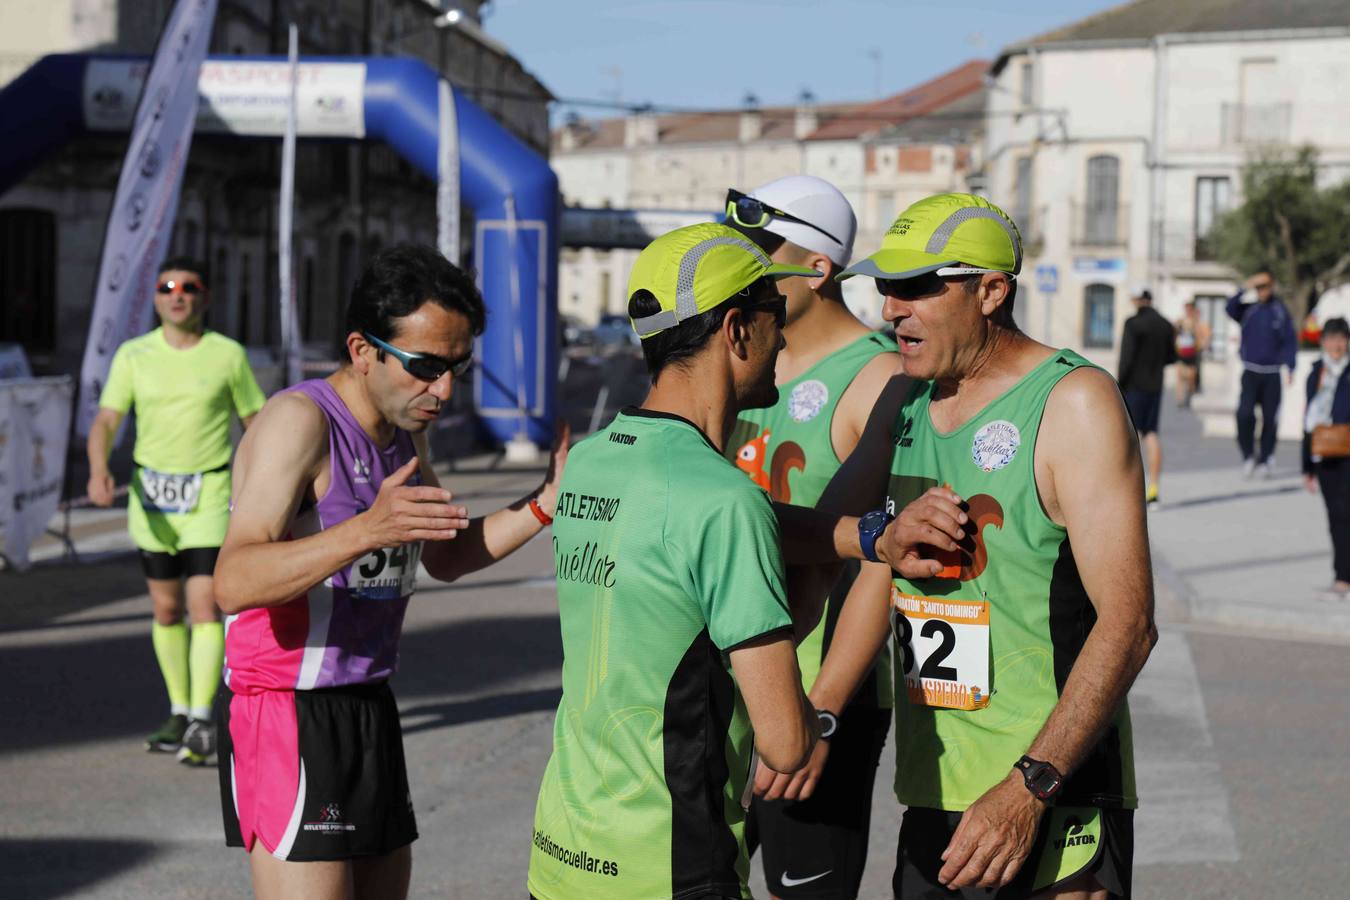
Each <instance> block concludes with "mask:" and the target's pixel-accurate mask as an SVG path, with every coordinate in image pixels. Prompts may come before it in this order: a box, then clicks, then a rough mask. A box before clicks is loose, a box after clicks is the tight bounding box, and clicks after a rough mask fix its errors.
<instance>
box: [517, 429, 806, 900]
mask: <svg viewBox="0 0 1350 900" xmlns="http://www.w3.org/2000/svg"><path fill="white" fill-rule="evenodd" d="M553 553H554V562H555V564H556V567H557V583H558V609H559V615H560V619H561V623H562V640H563V673H562V679H563V695H562V701H561V703H559V705H558V716H557V719H556V721H555V724H554V729H553V755H552V757H551V758H550V759H549V762H548V767H547V769H546V770H545V773H544V778H543V783H542V785H541V787H540V789H539V800H538V804H537V805H536V807H535V819H534V833H533V836H532V846H531V851H530V869H529V890H530V893H531V894H533V895H534V896H535V897H538V898H539V900H583V898H584V900H606V898H612V900H647V898H650V900H656V898H671V897H686V896H699V897H701V896H703V895H704V893H709V894H716V895H718V896H722V895H725V896H745V897H749V896H750V894H749V892H748V890H747V889H746V880H747V877H748V874H749V862H748V859H747V856H746V851H745V842H744V835H743V829H744V812H743V811H742V809H741V805H740V800H741V796H742V793H743V792H744V789H745V785H746V780H747V775H748V773H749V768H750V751H751V733H750V723H749V719H748V717H747V715H746V712H745V707H744V704H743V702H742V700H741V697H740V693H739V691H738V690H737V688H736V684H735V681H734V680H733V679H732V676H731V670H730V663H729V661H728V656H727V654H728V652H729V651H731V650H733V649H734V648H736V647H737V646H739V645H741V644H744V643H745V642H747V641H750V640H752V639H754V638H757V637H760V636H762V635H766V634H772V633H774V632H778V631H782V632H784V633H787V632H789V630H790V629H791V627H792V623H791V618H790V616H789V614H788V607H787V599H786V589H785V586H784V582H783V560H782V556H781V551H780V549H779V534H778V523H777V519H776V518H775V516H774V513H773V509H772V506H771V505H770V502H769V499H768V497H767V496H766V495H765V494H764V493H763V492H762V491H759V490H757V489H756V488H755V487H754V485H752V484H750V482H749V481H747V480H746V479H745V477H744V476H743V475H742V474H741V473H739V472H738V471H736V469H735V468H734V467H733V466H731V465H729V464H728V463H727V461H726V460H725V459H723V458H722V456H721V454H720V453H718V451H717V450H716V449H715V448H714V447H713V445H712V444H711V443H709V442H708V440H707V439H706V438H705V437H704V435H703V434H702V432H700V431H699V430H698V429H697V428H696V427H695V426H694V425H692V424H691V423H689V422H687V421H686V420H684V419H681V418H678V417H675V416H669V415H663V414H659V413H651V412H647V411H644V410H634V409H626V410H624V411H623V412H621V413H620V414H619V415H618V416H616V417H615V419H614V421H613V422H612V423H611V424H610V425H609V426H608V427H607V428H605V429H603V430H602V431H599V432H597V433H596V434H594V435H592V436H591V437H589V438H587V439H586V440H584V441H582V442H580V443H579V444H577V446H576V447H574V448H573V449H572V451H571V453H570V454H569V455H568V459H567V470H566V472H565V473H564V474H563V481H562V485H561V487H560V490H559V494H558V503H557V508H556V509H555V511H554V521H553Z"/></svg>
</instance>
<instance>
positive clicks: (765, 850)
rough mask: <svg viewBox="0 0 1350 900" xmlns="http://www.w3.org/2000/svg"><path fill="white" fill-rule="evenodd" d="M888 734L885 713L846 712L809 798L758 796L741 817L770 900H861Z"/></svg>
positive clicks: (863, 709)
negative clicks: (874, 788)
mask: <svg viewBox="0 0 1350 900" xmlns="http://www.w3.org/2000/svg"><path fill="white" fill-rule="evenodd" d="M890 728H891V711H890V710H889V709H878V708H877V707H875V706H871V707H859V706H857V705H853V706H849V707H848V708H846V709H845V710H844V714H843V715H842V716H841V717H840V720H839V731H838V732H837V733H836V734H835V736H834V737H832V738H830V755H829V756H828V757H827V758H826V760H825V771H824V772H823V773H822V775H821V778H820V781H819V782H818V783H817V784H816V789H815V791H814V792H813V793H812V794H811V796H810V797H809V798H808V799H806V800H802V801H793V800H774V801H764V800H761V799H759V798H758V797H756V798H755V800H754V802H753V803H752V804H751V806H750V812H749V813H748V814H747V816H746V827H745V833H746V844H747V845H748V847H749V850H750V852H751V853H754V852H755V846H756V844H758V846H759V849H760V852H761V854H762V863H763V866H764V883H765V884H766V885H768V888H769V893H771V894H772V895H773V896H775V897H782V898H784V900H787V898H792V900H796V898H802V897H812V898H826V897H828V898H839V900H853V898H855V897H857V896H858V887H859V885H860V884H861V883H862V876H863V867H864V865H866V863H867V837H868V830H869V828H870V827H871V824H872V785H873V782H875V781H876V775H877V764H878V762H879V760H880V759H881V749H882V747H884V746H885V744H886V735H887V733H888V732H889V731H890Z"/></svg>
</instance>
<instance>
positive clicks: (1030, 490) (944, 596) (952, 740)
mask: <svg viewBox="0 0 1350 900" xmlns="http://www.w3.org/2000/svg"><path fill="white" fill-rule="evenodd" d="M1089 365H1091V364H1090V363H1089V362H1088V361H1087V360H1085V359H1083V357H1081V356H1079V355H1078V354H1076V353H1074V352H1072V351H1070V350H1060V351H1057V352H1055V353H1054V354H1053V355H1051V356H1050V357H1048V358H1047V359H1046V360H1045V361H1044V362H1042V363H1041V364H1040V365H1038V366H1037V367H1036V368H1035V369H1033V370H1032V371H1031V372H1029V373H1027V375H1025V376H1024V377H1023V378H1022V379H1021V380H1020V381H1018V382H1017V384H1016V385H1014V386H1013V387H1012V388H1010V389H1009V390H1008V391H1007V392H1006V393H1004V394H1003V395H1002V396H1000V397H998V398H997V399H995V400H994V401H993V402H991V403H990V404H989V405H988V406H986V407H985V408H984V409H983V410H981V411H980V413H979V414H977V415H975V416H973V417H972V418H971V419H970V421H968V422H967V423H966V424H964V425H962V426H961V427H960V428H957V429H955V430H954V431H952V432H950V433H947V434H942V433H940V432H938V431H937V429H936V428H934V426H933V423H932V420H931V419H930V417H929V409H928V407H929V403H930V401H931V400H932V397H933V394H934V391H935V385H934V383H933V382H920V383H919V384H917V385H915V387H914V390H913V392H912V393H911V394H910V396H909V398H908V400H907V401H906V403H905V404H904V406H903V407H902V409H901V411H900V415H899V416H898V417H897V420H896V423H895V426H894V431H893V435H892V438H893V440H894V443H895V455H894V457H893V462H892V465H891V478H890V487H889V491H888V494H889V496H888V503H890V504H893V505H894V508H895V509H896V510H899V509H902V508H903V507H904V506H905V505H906V504H908V503H909V502H910V501H911V500H913V499H915V498H916V497H918V496H919V495H920V494H922V493H923V492H924V491H926V490H928V489H929V488H930V487H934V486H937V485H944V484H945V485H949V486H950V487H951V488H952V490H954V491H956V493H957V494H959V495H960V496H961V497H962V498H964V499H965V501H966V502H967V503H968V504H969V516H970V519H971V523H972V525H973V527H974V528H975V529H976V533H975V539H974V545H973V547H971V548H969V549H968V550H967V549H961V550H958V551H955V552H953V553H950V554H945V553H944V554H942V555H940V556H939V559H940V560H941V561H942V562H943V563H944V565H945V566H946V568H944V570H943V571H942V572H941V573H939V575H938V576H937V577H935V578H929V579H923V580H920V581H909V580H906V579H903V578H896V579H895V581H894V589H895V591H896V592H897V594H899V595H906V596H907V597H909V598H916V599H911V600H909V601H906V600H905V598H904V597H900V596H896V595H894V594H893V597H895V599H896V600H898V601H899V602H900V603H901V604H902V605H904V604H906V603H908V604H910V605H911V607H910V608H911V609H916V608H921V609H924V610H944V611H949V610H952V609H958V608H959V609H961V610H968V609H970V608H971V606H972V603H973V604H975V605H978V603H979V602H987V604H988V608H987V622H988V626H987V629H984V630H983V631H984V634H983V635H982V634H981V629H980V628H978V627H971V626H970V625H967V624H965V623H964V622H963V621H962V620H961V619H960V618H951V617H949V619H950V621H940V620H939V619H937V618H919V617H915V616H911V617H909V618H906V617H905V616H903V615H901V614H900V613H899V612H898V610H896V609H893V610H892V613H891V621H892V624H893V626H894V633H895V641H896V649H895V657H896V658H895V678H896V705H895V742H896V743H895V757H896V758H895V765H896V775H895V793H896V796H897V797H899V799H900V802H901V803H903V804H905V805H907V806H921V807H932V808H937V809H945V810H952V811H961V810H964V809H965V808H966V807H968V806H969V805H970V804H971V803H973V802H975V800H977V799H978V798H979V797H980V795H982V794H983V793H984V792H985V791H986V790H988V789H989V788H990V787H992V786H993V785H994V784H996V783H997V782H999V781H1000V780H1002V779H1003V778H1006V777H1007V775H1008V773H1009V772H1010V771H1011V770H1012V766H1013V763H1015V762H1016V761H1017V760H1018V759H1019V758H1020V757H1021V756H1022V754H1024V753H1026V751H1027V748H1028V747H1030V746H1031V742H1032V741H1033V740H1034V739H1035V737H1036V735H1037V733H1038V732H1039V731H1040V729H1041V726H1042V725H1043V724H1044V723H1045V720H1046V718H1047V717H1048V716H1049V715H1050V712H1051V710H1053V709H1054V707H1055V704H1056V703H1057V702H1058V701H1059V695H1060V691H1062V690H1063V688H1064V684H1065V682H1066V681H1067V680H1068V677H1069V671H1070V669H1071V668H1072V667H1073V664H1074V661H1075V660H1076V659H1077V658H1078V654H1079V651H1080V650H1081V649H1082V647H1083V642H1084V641H1085V640H1086V639H1087V635H1088V632H1089V631H1091V630H1092V626H1093V624H1094V623H1095V622H1096V619H1097V616H1096V613H1095V611H1094V609H1093V606H1092V603H1091V602H1090V601H1089V599H1088V595H1087V592H1086V590H1084V588H1083V582H1082V580H1081V579H1080V577H1079V574H1078V567H1077V565H1076V563H1075V562H1074V555H1073V548H1072V547H1071V546H1070V545H1069V536H1068V532H1067V530H1066V529H1064V528H1063V527H1062V526H1060V525H1057V524H1055V523H1054V522H1053V521H1051V519H1050V518H1049V516H1047V515H1046V513H1045V510H1044V507H1043V506H1042V505H1041V499H1040V493H1039V491H1038V490H1037V489H1036V473H1035V465H1034V462H1035V455H1036V439H1037V434H1038V432H1039V430H1040V424H1041V417H1042V415H1043V413H1044V412H1045V404H1046V400H1047V398H1048V397H1049V396H1050V392H1051V390H1052V389H1053V388H1054V387H1055V385H1056V384H1058V383H1059V381H1060V379H1061V378H1063V377H1064V376H1065V375H1068V374H1069V373H1070V372H1072V371H1074V370H1075V369H1078V368H1081V367H1083V366H1089ZM970 527H971V526H967V528H968V529H969V528H970ZM953 601H965V603H958V602H953ZM953 623H954V624H953ZM972 635H973V636H974V637H975V643H974V644H971V643H970V641H971V640H972ZM986 637H987V645H988V652H987V654H986V653H983V652H980V653H972V652H971V649H972V647H975V648H982V647H983V646H984V640H985V638H986ZM986 660H987V663H988V667H987V670H986V669H985V668H984V663H985V662H986ZM972 663H973V664H972ZM963 668H964V670H963ZM972 670H974V671H980V672H981V673H982V674H986V675H987V677H988V679H989V680H988V682H987V683H979V682H980V681H983V678H979V679H978V680H976V679H971V678H969V677H968V673H969V672H970V671H972ZM961 683H965V684H972V683H973V684H975V685H976V687H975V688H974V689H973V693H974V694H975V695H976V698H975V699H977V700H980V699H981V698H980V697H979V695H980V694H984V695H985V696H984V697H983V698H982V700H983V702H987V705H985V706H983V707H982V708H964V709H963V708H947V707H944V706H942V705H937V704H932V700H931V697H932V696H934V695H939V696H940V695H943V694H944V692H946V694H947V696H950V695H951V694H950V692H951V689H952V687H953V686H954V685H957V684H961ZM925 695H927V697H928V699H927V700H926V698H925ZM967 696H968V695H967ZM1057 802H1058V803H1059V804H1060V805H1061V806H1100V807H1118V808H1119V807H1124V808H1130V809H1133V808H1134V807H1135V806H1136V804H1137V800H1136V796H1135V782H1134V762H1133V753H1132V748H1131V733H1130V713H1129V707H1128V704H1124V703H1122V704H1121V708H1120V710H1119V711H1118V712H1117V713H1116V716H1115V718H1114V719H1113V720H1112V722H1111V725H1110V727H1109V728H1108V729H1107V732H1106V734H1105V735H1104V736H1103V737H1102V739H1101V741H1100V742H1099V743H1098V744H1097V746H1096V747H1094V748H1093V750H1092V751H1091V753H1090V754H1089V755H1088V757H1087V759H1086V760H1085V761H1084V762H1083V764H1082V765H1081V766H1080V767H1079V768H1078V769H1077V771H1075V772H1073V773H1072V774H1071V775H1070V777H1069V778H1068V780H1067V781H1066V782H1065V784H1064V787H1063V788H1062V789H1061V793H1060V796H1059V798H1058V801H1057Z"/></svg>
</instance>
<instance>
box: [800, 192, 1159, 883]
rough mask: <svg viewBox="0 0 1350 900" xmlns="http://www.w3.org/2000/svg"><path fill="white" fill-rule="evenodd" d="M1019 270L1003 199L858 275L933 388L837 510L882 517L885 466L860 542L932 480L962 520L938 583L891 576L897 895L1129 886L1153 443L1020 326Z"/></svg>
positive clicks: (912, 403)
mask: <svg viewBox="0 0 1350 900" xmlns="http://www.w3.org/2000/svg"><path fill="white" fill-rule="evenodd" d="M1021 263H1022V248H1021V240H1020V236H1019V234H1018V232H1017V228H1016V226H1015V225H1014V223H1013V222H1012V220H1011V219H1009V218H1008V216H1007V215H1006V214H1005V213H1004V212H1003V211H1002V210H1000V209H998V208H997V207H995V206H994V205H992V204H990V203H989V202H988V201H986V200H983V199H981V198H979V197H975V196H973V195H970V194H941V195H937V196H933V197H928V198H926V199H924V200H921V201H919V202H918V203H915V204H914V205H912V206H911V207H909V208H908V209H907V210H905V211H904V212H903V213H902V214H901V215H900V217H899V218H897V219H896V221H895V223H894V224H893V225H892V226H891V228H890V230H889V231H888V232H887V234H886V237H885V238H884V240H883V241H882V246H881V249H880V250H878V251H877V252H876V253H874V254H873V255H872V256H870V257H868V258H867V259H865V260H863V261H862V262H860V263H859V264H857V265H855V266H853V267H852V268H850V269H848V270H846V271H845V272H844V273H843V275H842V276H841V277H843V278H846V277H850V276H853V275H863V276H868V277H871V278H874V279H876V283H877V288H878V290H879V292H880V293H881V295H882V297H883V298H884V307H883V309H884V315H885V317H886V320H887V321H888V322H890V323H892V325H893V326H894V329H895V334H896V337H897V341H898V344H899V348H900V355H901V358H902V360H903V367H904V372H905V374H906V375H907V376H909V377H910V378H912V379H914V380H915V384H914V385H913V387H912V388H911V389H910V390H909V391H908V392H907V393H906V394H904V395H903V396H901V397H900V398H899V399H898V400H897V401H895V402H892V403H881V404H878V406H877V409H876V410H875V411H874V414H873V416H872V419H871V420H870V421H869V423H868V429H867V431H866V432H865V434H864V436H863V438H862V439H861V440H860V442H859V445H858V447H857V449H856V450H855V451H854V453H853V455H852V456H851V457H850V458H849V459H848V461H847V462H846V463H845V464H844V466H843V467H842V468H841V470H840V472H839V474H838V476H837V477H836V478H835V480H834V481H833V482H832V483H831V485H830V487H829V488H828V489H827V490H826V492H825V496H824V497H823V498H822V500H821V504H820V505H821V506H822V507H824V508H828V509H835V510H838V511H844V512H860V511H861V510H862V509H865V508H867V506H868V505H869V503H870V504H871V505H876V504H877V503H878V502H879V501H880V500H881V498H880V497H879V496H878V490H877V489H878V486H879V485H878V478H877V475H878V473H879V472H881V471H889V473H890V476H889V483H888V485H887V486H886V489H885V496H884V506H883V507H882V508H881V509H879V510H877V511H876V512H875V513H874V514H873V515H872V516H871V517H866V516H865V517H864V518H863V520H862V521H863V523H864V524H863V525H860V526H859V528H860V530H861V531H866V530H867V528H866V523H868V520H869V518H873V519H874V525H873V527H875V520H880V521H885V519H887V518H889V516H891V515H894V514H895V512H896V511H897V510H902V509H904V510H905V512H904V513H902V520H903V519H904V517H905V516H907V515H909V511H910V509H912V508H913V507H911V506H910V504H911V502H912V501H915V500H916V499H917V500H919V502H920V503H922V502H925V501H923V500H922V499H921V498H925V497H929V496H931V495H932V493H933V491H934V489H938V490H939V491H940V490H942V489H949V490H950V491H953V492H955V494H956V495H958V496H959V497H961V498H963V508H964V514H963V515H962V516H960V517H959V519H960V520H964V521H962V522H961V524H962V526H963V527H962V529H961V530H962V531H963V532H964V534H963V537H962V540H961V541H960V542H959V543H958V542H957V541H953V540H952V539H951V538H950V537H949V536H948V535H949V534H950V533H951V531H952V529H951V527H950V526H951V525H954V524H955V523H947V526H948V527H945V528H944V527H938V528H937V529H935V530H934V531H933V532H932V544H933V548H934V549H935V550H936V551H937V553H938V562H939V563H940V564H941V568H940V570H939V571H937V572H936V573H935V574H934V575H933V576H930V577H917V578H904V577H896V579H895V581H894V588H893V594H892V604H893V610H892V613H891V616H892V630H893V632H894V635H895V638H896V660H895V683H896V691H897V697H896V780H895V788H896V796H897V797H898V798H899V800H900V802H901V803H903V804H904V805H905V806H906V807H907V809H906V812H905V818H904V823H903V825H902V827H901V832H900V841H899V847H898V850H897V862H896V871H895V876H894V881H893V886H894V891H895V896H896V897H905V898H908V897H928V896H947V895H948V894H947V893H946V892H947V891H948V890H950V889H955V890H959V891H960V892H961V896H968V897H976V896H979V897H987V896H989V894H988V893H987V889H990V888H997V889H999V890H998V892H997V897H998V898H1000V900H1007V898H1014V897H1028V896H1031V895H1033V894H1034V895H1035V896H1037V897H1060V898H1064V897H1093V898H1104V897H1106V896H1109V895H1114V896H1129V894H1130V874H1131V860H1132V853H1133V813H1132V811H1133V809H1134V808H1135V806H1136V804H1137V798H1136V796H1135V787H1134V770H1133V758H1132V752H1131V737H1130V720H1129V712H1128V708H1127V706H1126V703H1125V695H1126V693H1127V692H1128V690H1129V688H1130V685H1131V684H1132V683H1133V682H1134V679H1135V676H1136V675H1137V674H1138V673H1139V670H1140V669H1141V668H1142V667H1143V665H1144V662H1145V660H1146V659H1147V658H1148V655H1149V652H1150V650H1151V649H1152V647H1153V644H1154V643H1155V641H1156V640H1157V632H1156V630H1155V628H1154V624H1153V585H1152V576H1151V566H1150V562H1149V551H1148V536H1147V530H1146V523H1145V515H1144V501H1143V497H1144V490H1143V471H1142V466H1141V463H1140V456H1139V446H1138V443H1137V439H1136V437H1135V434H1134V431H1133V429H1132V427H1131V425H1130V420H1129V417H1128V416H1127V414H1126V412H1125V408H1124V404H1123V402H1122V400H1121V397H1120V393H1119V390H1118V389H1117V388H1116V385H1115V383H1114V381H1113V380H1112V378H1111V376H1110V375H1108V374H1107V373H1105V372H1103V371H1101V370H1100V369H1098V368H1096V367H1095V366H1092V365H1091V364H1089V363H1088V362H1087V361H1086V360H1084V359H1083V358H1082V357H1081V356H1079V355H1078V354H1076V353H1074V352H1072V351H1070V350H1056V349H1054V348H1052V347H1047V346H1045V345H1043V344H1039V343H1037V342H1036V341H1033V340H1031V339H1030V338H1029V337H1027V336H1026V335H1024V334H1022V333H1021V332H1020V331H1019V330H1018V328H1017V326H1016V324H1015V323H1014V321H1013V317H1012V305H1013V300H1014V298H1015V296H1016V281H1015V278H1016V276H1017V274H1018V272H1019V271H1020V269H1021ZM907 507H908V508H907ZM940 519H941V515H940V514H937V515H936V520H937V521H940ZM944 531H945V532H946V533H943V532H944ZM865 543H866V542H864V545H865ZM869 555H872V554H869Z"/></svg>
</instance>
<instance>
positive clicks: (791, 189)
mask: <svg viewBox="0 0 1350 900" xmlns="http://www.w3.org/2000/svg"><path fill="white" fill-rule="evenodd" d="M749 195H750V196H751V197H754V198H755V199H756V200H763V201H764V202H765V203H766V204H768V205H769V206H773V207H776V208H778V209H781V210H783V211H784V212H788V213H792V215H794V216H796V217H797V218H799V219H801V220H802V221H805V222H810V223H811V225H815V226H816V228H819V229H820V230H819V231H817V230H816V228H812V227H810V226H808V225H802V224H801V223H799V222H792V221H789V220H787V219H779V218H776V217H775V218H770V219H769V221H768V222H766V223H765V224H764V227H763V230H764V231H768V232H770V233H772V234H776V235H778V236H779V237H781V238H786V239H787V240H789V241H791V242H792V243H794V244H796V245H797V246H798V247H804V248H805V249H807V250H814V251H816V252H817V253H824V254H825V255H826V256H828V257H829V258H830V259H832V260H834V262H835V263H837V264H838V265H840V266H847V265H848V261H849V259H850V258H851V257H852V256H853V237H854V235H855V234H856V233H857V231H858V219H857V217H856V216H854V215H853V207H852V206H851V205H850V204H849V202H848V199H847V198H846V197H845V196H844V195H843V194H842V193H840V191H839V189H838V188H837V187H835V186H834V185H832V184H830V183H829V182H828V181H826V180H825V179H823V178H817V177H816V176H814V175H788V176H787V177H785V178H778V179H775V180H774V181H770V182H769V183H768V184H762V185H760V186H759V187H757V188H755V189H754V190H753V191H750V192H749ZM823 232H829V234H830V235H831V236H832V237H828V236H826V235H825V234H824V233H823Z"/></svg>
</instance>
